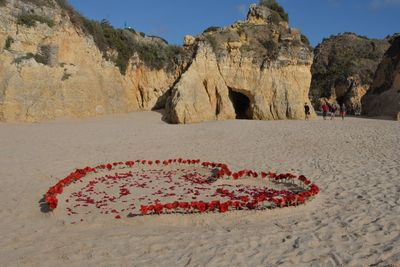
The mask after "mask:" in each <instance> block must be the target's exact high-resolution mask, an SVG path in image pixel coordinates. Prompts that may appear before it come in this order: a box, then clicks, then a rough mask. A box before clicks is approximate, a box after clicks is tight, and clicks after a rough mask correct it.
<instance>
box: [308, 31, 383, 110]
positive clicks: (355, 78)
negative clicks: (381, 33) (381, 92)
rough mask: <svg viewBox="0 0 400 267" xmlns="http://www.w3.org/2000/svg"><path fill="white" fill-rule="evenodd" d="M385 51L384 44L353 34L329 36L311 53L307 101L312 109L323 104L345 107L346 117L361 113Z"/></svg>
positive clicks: (381, 41) (380, 41)
mask: <svg viewBox="0 0 400 267" xmlns="http://www.w3.org/2000/svg"><path fill="white" fill-rule="evenodd" d="M388 48H389V42H388V40H377V39H368V38H366V37H363V36H358V35H356V34H353V33H344V34H340V35H338V36H333V37H330V38H328V39H324V41H323V42H322V43H321V44H319V45H318V46H317V47H316V48H315V50H314V63H313V66H312V69H311V72H312V83H311V88H310V99H311V101H312V103H313V105H314V107H315V108H316V109H319V108H320V107H321V106H322V104H323V103H324V102H328V103H335V102H338V103H339V104H341V103H345V104H346V106H347V107H348V110H349V111H350V113H352V112H354V111H359V110H361V98H362V97H363V96H364V95H365V93H366V92H367V91H368V90H369V88H370V85H371V83H372V80H373V77H374V73H375V70H376V68H377V66H378V64H379V62H380V61H381V59H382V57H383V54H384V53H385V51H386V50H387V49H388Z"/></svg>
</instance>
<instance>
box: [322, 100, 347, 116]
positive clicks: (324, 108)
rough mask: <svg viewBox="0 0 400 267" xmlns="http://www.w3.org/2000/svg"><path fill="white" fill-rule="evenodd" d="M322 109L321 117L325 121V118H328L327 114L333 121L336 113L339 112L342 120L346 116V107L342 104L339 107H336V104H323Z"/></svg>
mask: <svg viewBox="0 0 400 267" xmlns="http://www.w3.org/2000/svg"><path fill="white" fill-rule="evenodd" d="M321 109H322V117H323V118H324V120H326V117H327V116H328V112H330V114H331V120H333V119H334V118H335V117H336V113H337V111H338V110H339V112H340V116H341V117H342V120H344V117H345V116H346V112H347V108H346V105H345V104H344V103H343V104H342V105H341V106H338V105H337V104H336V103H333V104H332V105H329V104H328V103H326V102H325V103H324V104H323V105H322V107H321Z"/></svg>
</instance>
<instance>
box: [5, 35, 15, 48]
mask: <svg viewBox="0 0 400 267" xmlns="http://www.w3.org/2000/svg"><path fill="white" fill-rule="evenodd" d="M13 43H14V38H12V37H11V36H8V37H7V39H6V43H5V44H4V50H9V49H10V48H11V45H12V44H13Z"/></svg>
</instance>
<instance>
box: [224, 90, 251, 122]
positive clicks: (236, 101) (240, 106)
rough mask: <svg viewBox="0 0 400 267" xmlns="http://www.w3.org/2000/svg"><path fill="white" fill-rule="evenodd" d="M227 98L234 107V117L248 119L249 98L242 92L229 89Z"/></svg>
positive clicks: (249, 114) (249, 113)
mask: <svg viewBox="0 0 400 267" xmlns="http://www.w3.org/2000/svg"><path fill="white" fill-rule="evenodd" d="M229 99H230V100H231V102H232V104H233V107H234V108H235V113H236V119H239V120H250V119H251V112H250V99H249V98H248V97H247V96H245V95H244V94H242V93H238V92H235V91H233V90H232V89H229Z"/></svg>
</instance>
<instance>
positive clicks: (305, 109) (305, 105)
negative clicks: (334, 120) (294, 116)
mask: <svg viewBox="0 0 400 267" xmlns="http://www.w3.org/2000/svg"><path fill="white" fill-rule="evenodd" d="M304 113H305V115H306V120H308V119H309V118H310V107H309V106H308V104H307V103H304Z"/></svg>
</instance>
